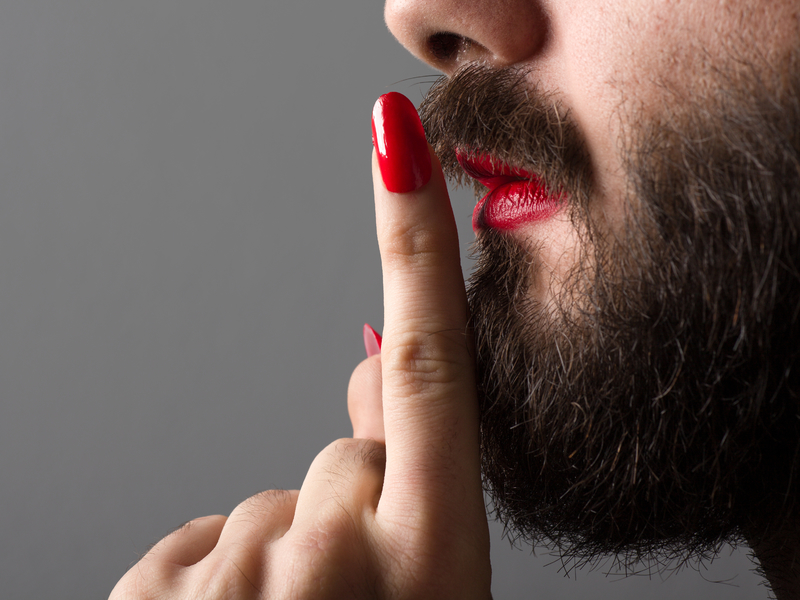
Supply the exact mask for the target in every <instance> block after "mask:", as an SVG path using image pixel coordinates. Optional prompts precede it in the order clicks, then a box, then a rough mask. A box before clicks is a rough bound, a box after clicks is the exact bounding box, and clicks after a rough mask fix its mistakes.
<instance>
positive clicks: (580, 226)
mask: <svg viewBox="0 0 800 600" xmlns="http://www.w3.org/2000/svg"><path fill="white" fill-rule="evenodd" d="M754 72H755V71H754ZM720 79H721V81H720V86H719V88H718V93H716V94H715V95H713V96H706V97H703V98H697V99H696V100H695V101H692V102H685V103H684V104H683V105H682V106H681V107H680V108H679V109H676V110H675V111H674V112H672V113H669V114H667V113H664V114H662V115H661V116H659V117H656V118H652V117H650V118H644V117H642V118H639V119H636V118H634V119H633V120H631V121H630V122H629V123H628V125H627V128H626V136H625V137H624V139H626V140H627V143H626V150H625V152H624V163H625V165H626V171H627V174H628V184H629V185H628V190H629V191H628V196H627V197H626V198H625V199H624V200H625V205H626V212H627V217H626V222H625V225H624V227H622V228H619V229H617V230H615V231H614V232H610V231H609V230H608V229H607V227H606V226H605V225H603V224H602V223H600V222H598V221H596V220H594V219H593V218H592V210H591V209H592V206H591V189H590V184H591V173H590V172H589V167H588V164H589V163H588V160H587V157H586V153H585V151H584V150H583V147H584V146H583V144H582V141H581V139H580V136H579V134H578V131H577V128H576V127H574V126H573V125H572V124H571V120H570V118H569V114H568V113H567V112H566V111H564V110H563V109H561V108H560V107H559V105H558V103H557V102H554V101H552V99H549V98H547V97H542V96H540V95H539V94H537V93H536V91H535V90H530V89H527V88H526V87H525V85H527V84H525V83H524V82H525V81H526V79H525V76H524V73H519V72H517V71H511V70H494V69H490V68H488V67H470V68H468V69H465V70H462V71H460V72H458V73H456V74H455V75H454V76H453V77H452V78H451V79H449V80H445V81H442V82H441V83H439V84H438V85H437V86H434V88H432V91H431V93H430V95H429V96H428V98H427V99H426V101H425V102H424V103H423V106H422V107H421V115H422V117H423V123H424V124H425V126H426V130H427V133H428V136H429V140H430V141H431V143H432V144H433V146H434V148H435V149H436V151H437V153H438V154H440V157H441V159H442V162H443V165H444V166H445V168H446V169H447V170H448V171H449V172H450V174H451V175H454V176H455V177H456V178H461V177H462V174H461V173H460V170H459V169H458V167H457V164H456V162H455V158H454V154H453V153H454V150H455V149H460V150H461V151H464V150H466V151H480V152H487V153H490V154H491V155H492V156H494V157H496V158H497V159H499V160H501V161H503V162H507V163H510V164H512V165H514V166H520V167H523V168H525V169H526V170H529V171H532V172H534V173H536V174H537V175H539V176H540V177H541V178H542V179H543V180H544V181H545V183H546V185H547V186H548V187H549V188H550V189H551V190H559V191H561V192H565V193H566V194H565V195H566V196H567V197H568V198H569V202H570V205H569V207H568V214H569V215H570V217H571V220H572V222H573V224H574V226H575V228H576V231H578V232H579V238H580V239H581V240H582V245H581V250H580V252H579V259H578V261H577V263H576V265H575V266H574V268H573V269H572V271H571V272H570V274H569V276H568V277H567V281H566V283H565V285H564V286H563V288H562V289H561V291H560V293H558V294H556V298H555V300H554V304H553V306H547V307H545V306H543V305H542V304H540V303H539V302H538V301H537V300H536V299H534V298H533V297H532V296H531V295H530V293H529V290H531V289H532V287H533V286H534V284H535V282H536V278H537V277H539V276H541V266H540V265H539V264H538V261H537V255H536V252H535V251H528V250H526V249H525V248H523V247H522V246H521V245H519V244H517V243H516V242H515V241H514V240H513V238H512V237H510V236H507V235H505V234H503V233H502V232H498V231H494V230H485V231H481V232H480V235H479V237H478V242H477V244H478V261H477V266H476V269H475V272H474V274H473V276H472V277H471V279H470V282H469V286H468V288H469V289H468V295H469V300H470V307H471V311H472V327H473V330H474V337H475V346H476V362H477V369H478V380H479V396H480V402H481V419H482V424H481V435H482V457H483V471H484V477H485V482H486V485H487V489H488V490H489V492H490V495H491V497H492V500H493V505H494V510H495V512H496V514H497V516H498V517H499V518H501V519H502V520H503V521H504V522H505V523H506V524H507V527H508V528H509V530H510V531H511V533H512V535H514V534H515V535H517V536H520V537H522V538H524V539H526V540H528V541H530V542H532V543H534V544H545V545H553V546H555V547H556V548H557V549H558V550H559V551H560V552H561V553H562V554H563V555H566V556H567V557H572V558H575V559H576V560H578V561H583V560H591V559H592V558H593V557H597V556H603V555H608V554H611V555H615V556H616V557H617V560H619V561H620V562H622V563H624V564H626V565H627V564H633V563H635V562H637V561H639V560H642V559H648V558H655V557H657V560H658V561H663V560H664V559H665V558H668V559H670V558H677V559H679V560H681V561H685V560H688V559H691V558H694V557H699V556H703V555H705V554H707V553H709V552H711V553H713V551H714V550H715V549H717V548H718V547H719V546H720V544H722V543H723V542H725V541H728V542H734V543H735V542H737V541H739V540H740V539H742V536H744V535H756V536H761V535H765V534H766V532H767V531H769V530H770V529H771V528H773V527H777V526H779V524H780V523H781V522H782V520H784V519H786V518H788V517H789V516H790V515H795V516H796V511H797V509H798V507H797V500H796V499H797V498H798V497H800V496H798V493H800V362H798V354H799V353H800V268H799V267H800V244H799V243H798V241H799V236H800V80H798V78H797V77H795V78H794V79H793V80H787V79H785V78H784V79H782V80H781V82H780V83H779V84H776V83H775V82H765V81H761V80H759V79H758V78H757V77H756V76H755V75H752V76H748V77H730V78H727V79H726V78H723V77H720ZM526 90H527V91H526Z"/></svg>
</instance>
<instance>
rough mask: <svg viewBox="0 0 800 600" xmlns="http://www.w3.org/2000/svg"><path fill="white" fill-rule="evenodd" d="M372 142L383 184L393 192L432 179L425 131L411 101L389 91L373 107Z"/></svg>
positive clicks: (411, 188) (399, 191)
mask: <svg viewBox="0 0 800 600" xmlns="http://www.w3.org/2000/svg"><path fill="white" fill-rule="evenodd" d="M372 143H373V144H374V145H375V149H376V150H377V151H378V165H379V166H380V169H381V177H382V178H383V184H384V185H385V186H386V189H387V190H389V191H390V192H397V193H401V194H403V193H406V192H413V191H414V190H417V189H419V188H421V187H422V186H423V185H425V184H426V183H428V180H429V179H430V178H431V155H430V152H428V142H427V140H426V139H425V130H424V129H423V128H422V123H421V122H420V120H419V115H418V114H417V109H415V108H414V105H413V104H411V100H409V99H408V98H406V97H405V96H403V94H398V93H397V92H389V93H388V94H384V95H383V96H381V97H380V98H378V101H377V102H376V103H375V108H373V109H372Z"/></svg>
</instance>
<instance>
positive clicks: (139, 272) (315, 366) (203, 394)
mask: <svg viewBox="0 0 800 600" xmlns="http://www.w3.org/2000/svg"><path fill="white" fill-rule="evenodd" d="M430 74H431V71H430V70H429V69H428V68H426V67H425V66H424V65H421V64H420V63H418V62H416V61H415V60H414V59H412V58H411V57H410V56H408V55H407V54H406V53H405V51H404V50H402V48H401V47H400V46H399V45H398V44H397V43H396V42H395V41H394V40H393V39H392V38H391V36H390V34H389V33H388V32H387V31H386V29H385V27H384V25H383V22H382V4H381V2H380V1H379V0H344V1H340V2H319V1H314V2H312V1H309V0H292V1H291V2H290V1H288V0H285V1H283V2H268V1H266V0H258V1H256V0H235V1H231V2H218V1H217V2H211V1H209V0H128V1H122V0H3V1H2V3H0V194H1V195H0V393H1V394H2V396H1V402H2V404H0V406H1V407H2V408H1V409H0V410H2V414H1V415H0V469H2V471H0V472H1V473H2V488H0V489H1V491H0V506H1V507H2V512H0V539H2V556H0V559H1V560H0V582H2V583H1V584H0V585H2V588H0V597H2V598H14V599H16V598H37V599H38V598H59V599H61V598H76V599H77V598H105V597H106V596H107V595H108V593H109V592H110V590H111V588H112V587H113V585H114V583H115V581H116V580H117V579H118V578H119V577H121V576H122V574H123V573H124V572H125V570H126V569H127V568H128V566H129V565H130V564H131V563H132V562H133V561H135V560H136V558H137V556H139V554H140V553H142V552H143V551H145V549H146V548H147V546H148V544H150V543H151V542H153V541H155V540H157V539H158V538H160V537H161V536H162V535H163V534H165V533H166V532H167V531H168V530H170V529H171V528H173V527H174V526H176V525H177V524H179V523H181V522H183V521H185V520H187V519H189V518H191V517H194V516H199V515H203V514H209V513H228V512H230V510H231V509H232V508H233V507H234V506H235V505H236V504H237V503H238V502H239V501H241V500H242V499H244V498H246V497H247V496H249V495H251V494H253V493H255V492H258V491H260V490H262V489H265V488H270V487H288V488H293V487H298V486H299V485H300V483H301V481H302V477H303V474H304V472H305V468H306V466H307V465H308V464H309V463H310V461H311V460H312V459H313V457H314V455H315V454H316V453H317V452H318V451H319V450H320V449H321V448H322V447H324V446H325V445H326V444H327V443H328V441H330V440H332V439H334V438H336V437H342V436H346V435H348V434H349V423H348V420H347V414H346V404H345V392H346V385H347V380H348V378H349V373H350V371H351V370H352V368H353V366H354V365H355V364H357V362H358V361H359V360H361V358H362V357H363V352H364V351H363V346H362V342H361V326H362V324H363V323H364V322H365V321H369V322H370V323H372V324H373V325H374V326H375V327H376V328H378V329H380V328H381V326H382V310H381V302H382V300H381V289H380V262H379V259H378V252H377V244H376V241H375V234H374V216H373V209H372V199H371V182H370V174H369V154H370V150H371V141H370V127H369V117H370V111H371V108H372V104H373V102H374V100H375V98H376V97H377V96H378V95H379V94H381V93H384V92H387V91H390V90H397V91H401V92H403V93H405V94H406V95H408V96H409V97H411V98H412V100H413V101H414V102H415V103H416V102H418V101H419V100H420V98H421V96H422V93H423V90H424V89H425V88H426V85H427V84H428V83H430V81H431V78H430ZM420 77H421V79H420ZM472 203H473V201H472V199H471V197H470V196H469V194H468V193H459V194H456V195H454V205H455V211H456V214H457V217H458V219H459V222H460V225H461V226H462V228H463V236H462V239H463V240H464V242H463V243H464V247H465V249H466V247H467V245H468V242H469V240H470V238H471V232H470V229H469V219H470V213H471V207H472ZM493 553H494V571H495V578H494V579H495V584H494V589H495V597H496V598H497V599H498V600H500V599H506V598H508V599H511V598H527V597H539V598H560V597H569V598H598V597H614V598H670V597H676V596H680V595H683V596H684V597H698V598H764V597H766V595H767V593H766V590H765V588H764V587H763V586H759V580H758V578H757V577H755V576H754V575H752V574H750V573H749V571H748V564H749V563H748V559H747V557H746V552H745V551H744V550H740V551H739V552H737V553H734V554H733V555H730V553H729V552H725V556H724V557H723V558H722V559H720V560H719V561H717V562H715V563H714V564H713V565H712V568H711V569H710V570H708V571H705V570H703V571H701V572H697V571H695V570H692V569H685V570H683V571H681V572H680V573H679V574H677V575H672V576H669V577H662V576H659V575H657V574H656V575H654V576H652V577H648V576H638V577H632V578H627V579H624V578H622V577H621V576H620V575H618V574H611V575H608V566H609V565H607V564H606V565H604V566H601V567H600V568H599V569H596V570H594V571H591V572H590V571H580V572H577V573H576V572H573V573H572V577H571V578H568V579H565V578H564V576H563V571H562V570H561V569H560V565H559V563H557V562H555V563H554V559H553V558H552V557H549V556H547V555H546V554H539V556H536V557H532V556H531V555H530V549H527V550H512V549H511V548H510V546H509V544H508V542H506V541H504V540H501V538H500V532H499V529H495V532H494V538H493ZM714 580H725V581H727V583H725V584H717V583H711V581H714Z"/></svg>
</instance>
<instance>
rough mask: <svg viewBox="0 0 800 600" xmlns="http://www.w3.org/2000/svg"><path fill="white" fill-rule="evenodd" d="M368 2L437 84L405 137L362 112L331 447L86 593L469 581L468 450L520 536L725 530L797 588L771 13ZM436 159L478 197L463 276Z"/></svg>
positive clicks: (590, 3)
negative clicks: (363, 281) (373, 240)
mask: <svg viewBox="0 0 800 600" xmlns="http://www.w3.org/2000/svg"><path fill="white" fill-rule="evenodd" d="M386 19H387V23H388V25H389V27H390V29H391V30H392V32H393V33H394V34H395V36H396V37H398V39H399V40H400V41H401V42H402V43H403V44H404V45H406V47H408V48H409V50H410V51H411V52H412V53H414V54H415V55H417V56H418V57H420V58H421V59H422V60H425V61H427V62H429V63H430V64H432V65H434V66H436V67H438V68H439V69H441V70H442V71H444V72H445V74H446V76H447V78H446V79H445V80H443V81H442V82H441V83H440V84H437V85H436V86H434V88H433V89H432V91H431V93H430V95H429V96H428V98H427V100H426V102H425V103H424V106H423V107H422V109H421V112H422V115H423V121H424V126H425V129H426V130H427V134H428V140H429V141H430V142H431V144H432V145H431V146H428V145H427V143H426V138H425V133H424V132H423V126H422V125H421V124H420V122H419V120H418V119H417V116H416V113H415V112H414V109H413V107H412V106H411V105H410V104H409V103H408V101H407V100H405V99H404V98H403V97H400V96H399V95H396V94H390V95H387V96H384V97H382V98H381V99H380V100H379V102H378V103H377V104H376V108H375V111H374V113H373V136H374V141H375V146H376V152H375V155H374V158H373V172H374V174H375V195H376V212H377V224H378V238H379V241H380V247H381V257H382V263H383V269H384V290H385V311H386V314H385V329H384V334H385V343H384V344H383V346H382V347H381V346H380V338H379V336H377V334H375V333H374V332H373V331H372V330H371V329H369V328H368V329H367V330H366V332H365V339H366V341H367V347H368V353H369V354H371V355H372V356H370V358H368V360H367V361H365V362H364V363H362V365H360V366H359V367H358V368H357V370H356V372H355V374H354V376H353V378H352V380H351V385H350V391H349V395H348V402H349V407H350V414H351V420H352V422H353V429H354V437H353V439H350V440H339V441H337V442H335V443H334V444H332V445H331V446H329V447H328V448H327V449H326V450H324V451H323V452H322V453H321V454H320V455H319V456H318V457H317V459H316V460H315V461H314V463H313V464H312V465H311V468H310V470H309V472H308V475H307V476H306V479H305V482H304V484H303V487H302V489H301V490H300V491H299V492H298V491H271V492H265V493H262V494H260V495H258V496H256V497H254V498H251V499H249V500H248V501H246V502H245V503H243V504H242V505H240V506H239V507H237V509H236V510H234V512H233V513H232V514H231V516H230V517H227V518H226V517H221V516H215V517H206V518H204V519H198V520H195V521H192V522H191V523H190V524H189V525H188V526H186V527H183V528H181V529H180V530H179V531H177V532H175V533H173V534H171V535H170V536H168V537H167V538H165V539H164V540H162V541H161V542H160V543H159V544H157V545H156V546H155V547H154V548H153V550H152V551H151V552H150V553H149V554H148V555H147V556H145V557H144V558H143V559H142V561H141V562H140V563H139V564H138V565H137V566H136V567H134V568H133V569H132V570H131V571H130V572H129V573H128V574H127V575H126V576H125V578H123V580H122V581H121V582H120V583H119V584H118V586H117V588H115V591H114V592H113V593H112V598H115V599H119V598H160V597H203V598H283V597H292V598H302V597H313V598H362V597H363V598H375V597H381V598H383V597H385V598H473V597H474V598H488V597H490V591H489V589H490V588H489V585H490V576H491V568H490V565H489V554H488V533H487V523H486V516H485V509H484V506H483V499H482V483H481V470H482V471H483V475H484V477H485V481H486V483H487V484H488V487H489V489H490V491H491V493H492V497H493V500H494V508H495V510H496V512H497V514H498V515H499V516H500V517H501V518H502V519H503V520H504V521H505V522H506V523H507V524H508V526H509V527H511V528H514V529H515V530H516V531H518V532H519V534H520V535H522V536H523V537H526V538H528V539H530V540H531V541H533V542H535V543H552V544H553V545H554V546H555V547H556V548H558V549H559V550H560V551H561V552H563V553H565V554H566V555H568V556H572V557H575V558H577V559H578V560H591V559H592V557H594V556H597V555H604V554H613V555H615V556H617V557H619V560H620V561H622V562H623V563H627V562H628V561H631V562H633V561H637V560H642V559H648V558H655V559H656V560H658V559H659V557H662V556H664V555H666V556H668V557H671V558H675V557H677V558H679V559H683V560H686V559H691V558H693V557H697V556H703V555H707V554H708V553H713V552H714V551H715V550H717V549H718V548H719V546H720V544H722V543H723V542H725V541H732V542H734V543H736V542H742V541H747V542H748V543H749V544H750V546H751V547H752V548H753V549H754V552H755V555H756V557H757V558H758V560H759V562H760V566H761V568H762V569H763V571H764V572H765V573H766V576H767V578H768V579H769V581H770V583H771V585H772V588H773V590H774V592H775V594H776V596H777V597H778V598H779V600H785V599H790V598H800V508H799V507H798V503H797V499H798V493H799V492H800V483H799V481H800V398H799V395H800V381H799V380H798V377H799V376H798V369H800V364H798V349H799V347H800V344H799V343H798V340H800V336H799V335H798V334H800V331H799V329H800V325H798V318H800V317H799V313H800V269H799V268H798V266H799V265H798V264H797V263H798V261H800V246H799V245H798V243H799V241H800V239H799V236H800V192H799V190H800V7H798V6H797V4H796V2H792V1H789V0H777V1H772V2H752V1H751V2H744V1H743V0H729V1H727V2H716V1H714V2H712V1H710V0H701V1H695V2H681V1H675V0H652V1H649V2H629V1H627V0H567V1H565V2H559V1H544V0H503V1H500V2H498V1H497V0H494V1H491V2H490V1H489V0H459V1H456V0H389V2H388V3H387V6H386ZM431 148H432V149H433V150H434V152H430V149H431ZM437 155H438V159H437ZM440 161H441V166H443V167H444V171H445V172H447V173H449V174H451V175H453V176H454V177H455V178H456V179H460V180H461V181H466V180H467V179H468V178H472V179H474V180H475V181H476V182H477V183H476V188H477V189H478V190H479V198H480V199H479V201H478V204H477V205H476V209H475V213H474V217H473V226H474V228H475V230H476V233H477V243H478V251H479V260H478V266H477V269H476V272H475V274H474V275H473V277H472V281H471V282H470V286H469V292H468V294H467V292H465V289H464V284H463V281H462V279H461V274H460V267H459V264H458V263H459V259H458V245H457V239H456V233H455V226H454V224H453V218H452V212H451V210H450V208H449V202H448V199H447V192H446V188H445V184H444V175H443V172H442V169H441V168H440ZM470 315H471V316H470ZM481 467H482V469H481Z"/></svg>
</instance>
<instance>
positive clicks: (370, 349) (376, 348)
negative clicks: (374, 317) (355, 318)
mask: <svg viewBox="0 0 800 600" xmlns="http://www.w3.org/2000/svg"><path fill="white" fill-rule="evenodd" d="M382 341H383V339H382V338H381V335H380V334H379V333H378V332H377V331H375V330H374V329H373V328H372V327H370V326H369V323H364V349H365V350H366V351H367V358H369V357H370V356H375V355H376V354H380V353H381V342H382Z"/></svg>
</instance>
